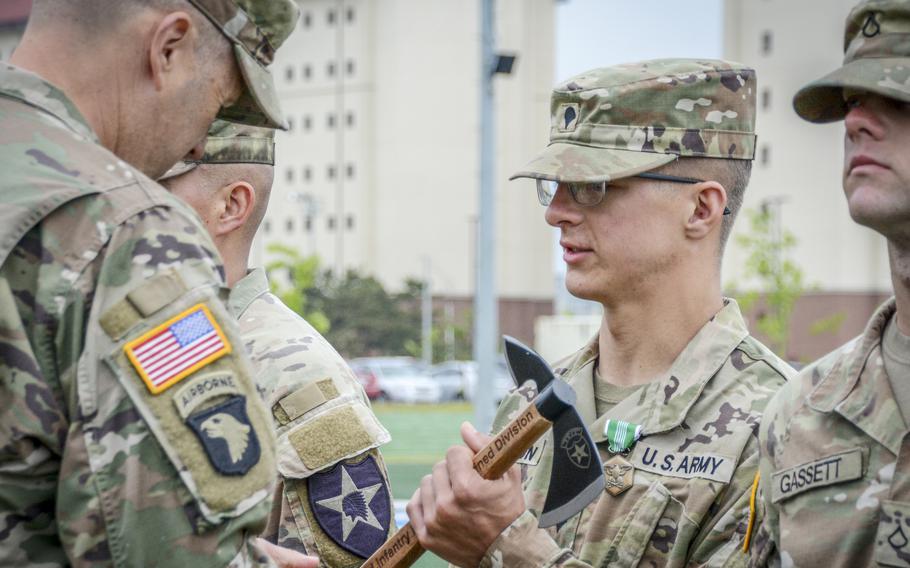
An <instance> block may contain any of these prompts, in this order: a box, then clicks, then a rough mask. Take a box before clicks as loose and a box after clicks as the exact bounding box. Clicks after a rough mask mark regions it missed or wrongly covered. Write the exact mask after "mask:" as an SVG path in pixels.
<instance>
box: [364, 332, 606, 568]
mask: <svg viewBox="0 0 910 568" xmlns="http://www.w3.org/2000/svg"><path fill="white" fill-rule="evenodd" d="M505 345H506V359H507V360H508V362H509V369H510V371H511V372H512V377H513V378H514V379H515V382H516V383H518V384H519V385H520V384H523V383H524V382H525V381H528V380H531V381H534V383H535V384H536V385H537V387H538V392H539V393H540V394H538V395H537V397H536V398H535V399H534V400H533V401H532V403H531V405H530V406H528V407H527V408H525V409H524V410H523V411H522V412H521V414H519V415H518V417H516V418H515V419H514V420H512V422H510V423H509V424H507V425H506V426H505V428H503V429H502V430H501V431H500V432H499V434H497V435H496V436H495V437H494V438H493V439H492V440H491V441H490V443H489V444H487V445H486V446H485V447H484V448H483V449H481V450H480V451H479V452H477V454H475V455H474V469H475V470H476V471H477V473H479V474H480V475H481V477H483V478H484V479H496V478H498V477H501V476H502V475H503V474H504V473H505V472H506V471H507V470H508V469H509V468H510V467H512V465H513V464H514V463H515V462H516V461H517V460H518V458H519V457H521V456H522V454H524V453H525V451H527V450H528V448H530V447H531V446H532V445H533V444H534V442H536V441H537V439H538V438H540V437H541V436H542V435H543V434H544V433H545V432H546V431H547V430H549V429H550V428H551V427H552V428H553V439H554V441H555V443H554V444H553V471H552V473H551V475H550V486H549V488H548V490H547V499H546V502H545V503H544V507H543V511H542V512H541V515H540V521H539V524H540V526H541V527H549V526H553V525H555V524H557V523H560V522H562V521H565V520H567V519H569V518H571V517H572V516H573V515H575V514H576V513H578V512H579V511H581V510H582V509H584V508H585V506H586V505H587V504H588V503H590V502H591V501H593V500H594V499H595V498H596V497H597V496H598V495H600V493H601V491H603V488H604V474H603V465H602V464H601V461H600V455H599V454H598V453H597V447H596V446H595V445H594V442H593V441H592V440H591V436H590V435H589V434H588V430H587V428H585V425H584V423H582V421H581V417H580V416H579V415H578V412H577V411H576V410H575V406H574V405H575V391H574V390H572V387H570V386H569V385H568V383H566V382H565V381H563V380H561V379H557V378H556V377H554V376H553V372H552V371H551V370H550V367H549V365H547V363H546V361H544V360H543V359H542V358H541V357H540V355H538V354H537V353H535V352H534V350H532V349H531V348H530V347H526V346H525V345H522V344H521V343H520V342H519V341H517V340H515V339H513V338H511V337H506V338H505ZM421 554H423V547H421V546H420V543H419V542H417V535H416V533H415V532H414V529H413V527H411V523H408V524H406V525H405V526H403V527H402V528H401V530H399V531H398V532H397V533H395V534H394V535H393V536H392V537H391V538H390V539H389V540H387V541H386V542H385V543H384V544H383V545H382V546H381V547H379V549H378V550H377V551H376V552H374V553H373V555H372V556H370V557H369V558H368V559H367V560H366V562H364V563H363V568H391V567H395V568H405V567H407V566H410V565H411V564H413V563H414V562H415V561H416V560H417V559H418V558H419V557H420V555H421Z"/></svg>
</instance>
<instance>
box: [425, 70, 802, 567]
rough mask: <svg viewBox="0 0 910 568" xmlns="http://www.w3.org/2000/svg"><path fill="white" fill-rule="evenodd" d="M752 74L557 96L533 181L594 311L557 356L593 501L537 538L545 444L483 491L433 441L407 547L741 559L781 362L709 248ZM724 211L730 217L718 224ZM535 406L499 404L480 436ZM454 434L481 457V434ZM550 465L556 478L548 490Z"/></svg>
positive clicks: (692, 76) (689, 75)
mask: <svg viewBox="0 0 910 568" xmlns="http://www.w3.org/2000/svg"><path fill="white" fill-rule="evenodd" d="M755 90H756V83H755V73H754V71H753V70H752V69H749V68H746V67H743V66H741V65H739V64H736V63H730V62H725V61H711V60H679V59H668V60H656V61H646V62H641V63H634V64H628V65H620V66H616V67H608V68H604V69H595V70H593V71H590V72H587V73H583V74H581V75H579V76H577V77H574V78H572V79H570V80H568V81H566V82H564V83H562V84H560V85H558V86H557V87H556V88H555V90H554V91H553V96H552V100H551V110H552V123H551V130H550V145H549V146H548V147H547V148H546V149H545V150H544V151H543V152H542V153H541V154H540V155H539V157H537V158H536V159H535V160H533V161H532V162H531V163H530V164H529V165H528V166H526V168H525V169H524V170H523V171H521V172H519V173H517V174H515V175H514V176H513V178H516V177H523V178H532V179H534V180H535V182H536V184H537V190H538V196H539V198H540V201H541V203H542V204H543V205H547V206H548V207H547V212H546V220H547V222H548V223H550V224H551V225H553V226H555V227H558V228H559V229H560V230H561V235H562V238H561V241H560V243H561V245H562V247H563V251H564V254H563V258H564V260H565V262H566V265H567V273H566V285H567V287H568V289H569V291H570V292H572V293H573V294H574V295H576V296H580V297H583V298H586V299H589V300H594V301H598V302H599V303H601V304H602V305H603V309H604V316H603V322H602V324H601V328H600V332H599V333H598V335H597V336H596V337H595V338H594V339H592V340H591V341H590V342H589V343H588V344H587V345H585V346H584V347H583V348H582V349H581V350H580V351H578V352H577V353H575V354H574V355H572V356H570V357H568V358H566V359H564V360H562V361H560V362H558V363H557V364H556V365H555V366H554V369H555V372H556V374H557V375H559V376H561V377H562V378H564V379H565V380H566V381H568V382H569V384H571V385H572V386H573V387H574V388H575V390H576V392H577V394H578V403H577V407H578V410H579V412H580V414H581V416H582V419H583V420H584V421H585V423H586V424H587V425H588V428H589V430H590V432H591V434H592V436H593V438H594V440H595V441H596V442H597V443H598V448H599V451H600V453H601V457H602V458H603V461H604V464H605V465H604V467H605V474H606V491H605V492H604V493H603V494H602V495H601V496H600V497H599V498H598V499H596V500H595V501H594V502H592V503H591V504H589V505H588V506H587V507H586V508H585V509H584V510H583V511H582V512H581V513H579V514H578V515H576V516H574V517H573V518H571V519H569V520H568V521H566V522H564V523H562V524H560V525H558V526H557V527H552V528H548V529H541V528H539V527H538V517H539V515H540V512H541V509H542V507H543V504H544V502H545V499H546V495H547V491H548V487H549V486H550V483H551V470H550V468H551V463H552V461H553V452H554V451H562V450H561V449H560V448H556V447H554V440H553V438H552V434H548V435H545V436H544V437H542V438H541V439H540V440H539V441H538V442H537V443H536V444H535V445H534V446H533V447H532V448H531V449H530V450H529V451H528V452H527V453H526V454H525V455H524V456H523V457H522V458H521V459H520V460H519V463H520V464H521V466H520V470H521V471H520V475H519V474H518V473H515V471H514V469H513V472H510V473H509V474H508V475H506V476H504V477H503V478H501V479H498V480H493V481H485V480H482V479H481V478H480V477H479V476H478V475H477V474H476V473H475V472H474V471H473V470H472V469H471V455H472V452H471V450H469V449H468V448H465V447H455V448H452V449H450V450H449V452H448V454H447V456H446V461H445V462H443V463H442V464H438V465H437V466H436V467H435V468H434V471H433V475H432V476H427V477H426V478H424V480H423V482H422V483H421V486H420V489H419V491H418V492H417V493H416V494H415V496H414V498H412V500H411V502H410V503H409V505H408V513H409V515H410V517H411V521H412V522H413V523H414V527H415V530H416V531H417V534H418V537H419V538H420V540H421V543H422V544H423V545H424V546H425V547H426V548H428V549H430V550H432V551H434V552H436V553H437V554H440V555H441V556H443V557H444V558H447V559H449V560H450V561H452V562H454V563H456V564H459V565H461V566H473V565H478V564H479V565H481V566H639V565H641V566H694V565H711V566H737V565H744V564H745V563H746V561H747V560H748V557H747V555H746V554H745V553H744V552H743V547H744V540H745V539H746V538H747V536H746V535H748V534H749V531H750V526H751V524H752V523H753V522H754V519H753V518H752V515H750V507H749V502H750V497H751V494H752V488H753V485H754V478H755V473H756V469H757V466H758V436H757V431H756V429H757V425H758V423H759V421H760V420H761V417H762V412H763V411H764V408H765V405H766V404H767V402H768V401H769V400H770V398H771V396H772V395H773V394H774V392H776V390H777V389H778V388H779V387H780V386H781V385H782V384H783V383H784V382H785V380H786V378H787V377H788V376H790V374H791V373H792V370H791V369H790V368H789V367H788V366H787V365H786V363H784V362H782V361H781V360H780V359H778V358H777V357H776V356H775V355H774V354H773V353H771V351H769V350H768V349H767V348H766V347H764V346H763V345H762V344H761V343H759V342H758V341H757V340H755V339H754V338H753V337H751V336H750V335H749V332H748V330H747V329H746V324H745V322H744V321H743V317H742V315H741V314H740V311H739V308H738V307H737V304H736V302H735V301H733V300H732V299H725V298H723V297H722V295H721V292H720V257H721V254H722V251H723V246H724V242H725V240H726V237H727V235H728V234H729V231H730V228H731V224H732V220H733V217H734V215H735V213H736V211H737V209H738V208H739V206H740V203H741V202H742V194H743V191H744V189H745V185H746V184H747V182H748V177H749V172H750V167H751V162H750V160H752V158H753V154H754V141H755V136H754V133H753V130H754V120H755V108H754V101H755ZM727 213H732V214H729V215H728V214H727ZM535 395H536V392H535V391H534V387H533V386H531V383H528V384H526V385H524V386H523V387H521V388H520V389H518V390H517V391H516V392H515V393H513V394H511V395H510V396H509V397H507V398H506V399H505V400H504V401H503V403H502V405H501V406H500V408H499V411H498V413H497V416H496V419H495V421H494V425H493V430H494V431H496V430H497V429H499V428H501V427H502V426H503V425H505V424H506V423H507V421H508V420H510V419H511V418H513V417H514V416H515V415H516V414H517V413H518V412H519V410H520V409H522V408H524V407H525V406H526V405H527V404H528V403H529V401H530V400H531V399H532V398H533V397H534V396H535ZM462 435H463V437H464V438H465V442H466V443H467V445H468V446H469V447H470V448H471V449H473V450H476V449H479V447H480V444H482V443H483V442H484V437H483V436H481V435H479V434H477V433H476V432H474V431H473V430H472V429H471V428H470V427H469V426H468V425H466V426H465V427H463V429H462ZM559 474H560V472H554V473H553V476H555V477H556V478H557V479H556V481H555V483H559V479H558V476H559Z"/></svg>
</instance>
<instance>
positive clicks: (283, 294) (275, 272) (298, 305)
mask: <svg viewBox="0 0 910 568" xmlns="http://www.w3.org/2000/svg"><path fill="white" fill-rule="evenodd" d="M267 249H268V251H269V252H270V253H272V254H273V255H276V256H277V257H278V258H277V259H276V260H273V261H272V262H270V263H268V264H267V265H266V267H265V270H266V272H267V273H268V276H269V282H270V283H271V286H272V293H273V294H275V295H276V296H278V298H279V299H280V300H281V301H282V302H284V303H285V305H286V306H287V307H289V308H291V309H292V310H294V311H295V312H297V313H298V314H300V316H301V317H303V319H305V320H307V321H308V322H309V323H310V325H312V326H313V327H314V328H315V329H316V331H318V332H319V333H322V334H323V335H325V334H326V332H328V331H329V328H330V326H331V324H330V321H329V318H328V317H326V315H325V313H323V312H322V311H321V310H320V309H319V308H318V307H315V306H313V305H312V303H311V302H310V301H309V296H310V290H311V289H312V288H313V286H314V285H315V283H316V279H317V276H318V274H319V259H318V258H317V257H316V256H315V255H314V256H303V255H302V254H300V252H299V251H298V250H297V249H295V248H293V247H289V246H286V245H282V244H277V243H272V244H270V245H268V247H267Z"/></svg>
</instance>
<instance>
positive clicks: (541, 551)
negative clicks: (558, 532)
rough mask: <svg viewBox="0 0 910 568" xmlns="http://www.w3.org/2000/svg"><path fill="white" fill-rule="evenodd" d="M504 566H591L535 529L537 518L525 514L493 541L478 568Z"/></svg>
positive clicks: (543, 532) (528, 513) (538, 529)
mask: <svg viewBox="0 0 910 568" xmlns="http://www.w3.org/2000/svg"><path fill="white" fill-rule="evenodd" d="M503 566H539V567H541V568H544V567H550V566H560V567H561V566H567V567H569V566H571V567H575V566H579V567H580V566H590V564H586V563H584V562H582V561H580V560H578V559H577V558H576V557H575V556H574V555H573V554H572V551H571V550H568V549H565V548H561V547H560V546H559V545H558V544H557V543H556V541H555V540H553V537H551V536H550V535H549V534H548V533H547V531H545V530H543V529H541V528H540V527H538V526H537V517H535V516H534V514H533V513H531V512H530V511H525V512H524V513H522V514H521V516H520V517H518V518H517V519H515V521H514V522H512V524H511V525H509V526H508V527H506V529H505V530H504V531H502V533H501V534H500V535H499V536H498V537H497V538H496V540H495V541H493V544H491V545H490V548H488V549H487V552H486V553H485V554H484V557H483V559H481V561H480V567H479V568H501V567H503Z"/></svg>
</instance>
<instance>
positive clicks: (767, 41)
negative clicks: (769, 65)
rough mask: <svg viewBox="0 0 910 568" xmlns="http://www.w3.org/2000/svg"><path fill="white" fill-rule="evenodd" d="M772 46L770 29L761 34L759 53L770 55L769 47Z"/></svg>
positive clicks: (772, 39)
mask: <svg viewBox="0 0 910 568" xmlns="http://www.w3.org/2000/svg"><path fill="white" fill-rule="evenodd" d="M772 47H774V38H773V36H772V35H771V32H770V31H767V30H766V31H764V32H762V34H761V53H762V55H771V49H772Z"/></svg>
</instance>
